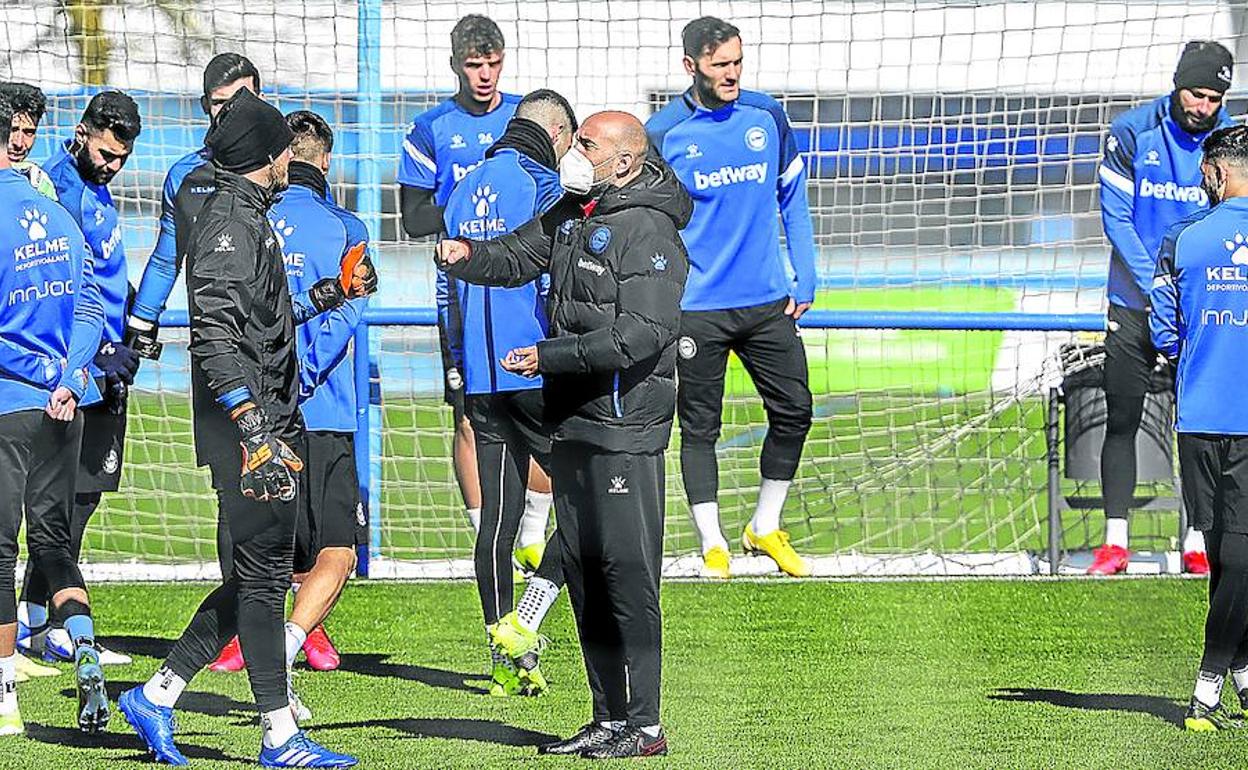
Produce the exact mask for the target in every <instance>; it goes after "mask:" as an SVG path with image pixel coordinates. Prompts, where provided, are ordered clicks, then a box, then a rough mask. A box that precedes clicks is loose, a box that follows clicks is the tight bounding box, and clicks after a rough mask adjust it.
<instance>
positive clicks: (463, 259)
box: [434, 197, 575, 286]
mask: <svg viewBox="0 0 1248 770" xmlns="http://www.w3.org/2000/svg"><path fill="white" fill-rule="evenodd" d="M573 205H575V204H572V203H571V198H566V197H565V198H564V200H563V201H561V202H560V203H559V204H556V206H555V207H554V208H552V209H551V210H550V211H548V212H546V213H545V214H543V215H542V216H540V217H535V218H533V219H531V220H529V221H528V222H526V223H525V224H523V225H521V226H520V227H518V228H516V229H515V230H513V231H512V232H510V233H507V234H505V235H502V236H499V237H498V238H494V239H493V240H489V241H476V240H467V239H455V240H450V241H442V242H441V243H439V244H438V247H437V251H436V252H435V254H434V258H435V259H436V260H437V263H438V266H439V267H440V268H442V269H443V270H445V271H446V272H447V274H448V275H450V276H452V277H454V278H459V279H460V280H463V281H467V282H468V283H476V284H481V285H484V286H522V285H523V284H526V283H528V282H529V281H532V280H534V279H536V278H537V277H538V276H540V275H541V274H542V273H544V272H546V271H547V270H548V269H549V268H550V248H551V243H552V239H553V235H554V232H555V230H556V229H557V228H558V226H559V224H560V223H562V222H565V221H567V220H568V218H569V217H570V215H571V208H570V206H573Z"/></svg>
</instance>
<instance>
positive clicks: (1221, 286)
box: [1149, 198, 1248, 435]
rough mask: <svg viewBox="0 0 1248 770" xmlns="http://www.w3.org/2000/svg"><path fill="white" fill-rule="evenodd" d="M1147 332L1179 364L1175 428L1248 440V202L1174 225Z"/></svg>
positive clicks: (1161, 257)
mask: <svg viewBox="0 0 1248 770" xmlns="http://www.w3.org/2000/svg"><path fill="white" fill-rule="evenodd" d="M1150 298H1151V300H1152V313H1151V314H1150V316H1149V327H1150V330H1151V332H1152V337H1153V345H1154V346H1156V348H1157V349H1158V350H1159V351H1161V352H1162V353H1164V354H1165V355H1166V356H1167V357H1169V358H1171V359H1175V358H1177V359H1178V368H1177V375H1176V378H1175V379H1176V385H1177V390H1178V399H1177V402H1176V409H1175V413H1176V420H1175V427H1176V429H1177V430H1178V431H1179V432H1181V433H1214V434H1223V435H1226V434H1230V435H1246V434H1248V401H1244V400H1243V399H1241V398H1239V397H1237V396H1236V395H1235V394H1236V393H1238V392H1239V389H1240V388H1242V387H1243V386H1244V383H1245V382H1248V355H1245V351H1248V198H1231V199H1229V200H1226V201H1224V202H1222V203H1220V204H1218V205H1217V206H1215V207H1214V208H1212V209H1204V210H1201V211H1198V212H1195V213H1193V214H1191V215H1189V216H1188V217H1186V218H1185V219H1183V220H1180V221H1179V222H1178V223H1176V224H1175V225H1173V226H1172V227H1171V228H1170V230H1169V231H1168V232H1167V233H1166V234H1165V236H1164V237H1163V238H1162V241H1161V247H1160V248H1159V249H1158V253H1157V270H1156V276H1155V278H1154V279H1153V284H1152V291H1151V292H1150Z"/></svg>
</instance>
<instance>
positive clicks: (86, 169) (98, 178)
mask: <svg viewBox="0 0 1248 770" xmlns="http://www.w3.org/2000/svg"><path fill="white" fill-rule="evenodd" d="M74 165H75V166H76V167H77V168H78V175H79V176H81V177H82V178H83V179H85V180H86V181H88V182H90V183H91V184H99V185H106V184H108V183H109V182H111V181H113V177H114V176H116V172H113V171H109V170H107V169H105V168H103V167H102V166H97V165H95V163H93V162H92V160H91V151H90V150H89V149H87V146H86V145H85V144H83V145H82V147H80V148H79V149H78V151H77V152H76V153H74Z"/></svg>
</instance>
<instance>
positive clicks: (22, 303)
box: [0, 92, 109, 735]
mask: <svg viewBox="0 0 1248 770" xmlns="http://www.w3.org/2000/svg"><path fill="white" fill-rule="evenodd" d="M12 119H13V107H12V105H11V104H10V103H9V102H8V100H7V98H5V96H4V95H3V93H2V92H0V140H4V141H5V142H7V141H8V139H9V132H10V131H11V130H12V129H11V127H12ZM0 212H3V216H0V241H2V243H0V248H2V249H3V252H4V254H6V255H9V254H11V255H13V257H12V258H6V259H4V260H0V296H3V297H4V298H5V301H4V305H3V309H2V310H0V734H3V735H13V734H16V733H21V732H22V731H23V730H24V727H23V725H22V718H21V715H20V714H19V712H18V704H17V671H16V666H17V654H16V645H15V639H16V636H17V601H16V593H15V590H14V577H15V576H14V570H15V565H16V562H17V548H18V544H17V537H18V531H19V528H20V527H21V524H22V511H23V509H25V513H26V526H27V531H26V544H27V548H28V551H29V554H30V559H31V560H32V561H34V562H35V565H36V570H37V571H38V572H39V573H40V574H42V575H45V576H46V578H47V591H48V594H49V595H50V596H51V605H52V608H53V609H52V614H53V616H54V617H57V618H58V619H59V620H60V621H61V623H62V625H63V627H64V628H65V629H66V631H68V633H69V636H70V638H71V639H72V640H73V644H74V665H75V672H76V675H77V689H78V711H77V720H76V721H77V723H78V726H79V728H80V729H82V730H84V731H87V732H95V731H98V730H102V729H104V727H105V725H107V723H108V717H109V708H108V695H107V693H106V691H105V689H104V673H103V670H102V669H101V668H100V665H99V653H98V651H97V650H96V647H95V641H94V639H95V629H94V626H93V624H92V620H91V609H90V607H89V602H88V599H87V592H86V588H85V584H84V583H83V580H82V573H81V572H79V570H78V562H77V560H76V559H74V558H73V556H72V555H71V554H70V547H69V542H70V534H69V532H70V526H71V524H70V522H71V518H72V509H73V494H74V483H75V476H76V475H77V473H78V455H79V448H80V446H81V442H82V418H81V417H80V416H78V410H77V405H78V404H79V403H83V402H86V401H89V400H90V398H88V394H89V393H90V397H91V398H94V399H96V400H98V398H99V393H98V391H97V390H95V384H94V382H92V380H91V378H90V376H88V374H87V370H86V367H87V365H88V364H89V363H90V361H91V359H92V357H93V356H94V355H95V353H96V351H97V350H98V349H99V345H100V331H101V327H102V326H103V323H104V309H103V307H102V305H101V304H100V294H99V290H98V288H97V287H96V285H95V279H94V277H93V275H92V272H91V251H90V250H88V248H87V244H86V241H85V240H84V239H83V237H82V232H81V231H80V230H79V229H78V226H77V225H76V224H75V223H74V220H73V217H71V216H70V215H69V213H68V212H67V211H65V209H63V208H61V207H60V206H58V205H56V204H55V203H53V202H52V201H50V200H48V199H47V198H46V197H44V196H42V195H40V194H39V193H38V192H36V191H35V190H34V189H33V188H32V187H31V185H30V184H29V182H28V181H27V180H26V178H25V177H24V176H22V175H21V174H20V173H19V172H17V171H16V170H14V169H13V168H12V163H11V161H10V160H9V157H8V155H7V153H6V154H0Z"/></svg>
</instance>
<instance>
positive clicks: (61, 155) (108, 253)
mask: <svg viewBox="0 0 1248 770" xmlns="http://www.w3.org/2000/svg"><path fill="white" fill-rule="evenodd" d="M69 145H70V141H69V140H66V141H64V142H62V143H61V144H60V145H59V146H58V147H57V148H56V151H54V152H53V153H52V157H51V158H49V159H48V162H47V163H46V164H45V165H44V171H45V172H47V174H48V176H49V177H50V178H51V179H52V184H53V185H55V186H56V195H57V198H59V199H60V203H61V205H62V206H64V207H65V209H66V210H67V211H68V212H69V214H70V216H72V217H73V218H74V222H76V223H77V224H78V228H79V229H80V230H81V231H82V234H83V236H84V237H85V238H86V240H87V246H88V247H89V248H90V249H91V255H92V272H93V273H94V276H95V284H96V286H97V287H98V288H99V293H100V302H101V303H102V305H103V307H104V329H103V335H102V339H103V340H107V341H109V342H121V340H122V337H123V335H124V332H125V326H126V303H127V302H128V301H129V299H130V275H129V273H128V272H127V270H126V249H125V247H124V246H123V245H122V243H121V222H120V220H119V219H118V216H117V207H116V206H115V205H113V196H112V193H110V192H109V191H108V187H107V186H105V185H102V184H93V183H91V182H87V181H85V180H84V179H83V178H82V175H81V174H79V173H78V166H77V165H76V164H75V162H74V158H73V156H71V155H70V154H69V152H68V151H67V150H68V148H69ZM90 370H91V376H92V377H103V376H104V373H103V372H102V371H100V370H99V369H98V368H97V367H96V366H95V364H94V363H92V364H91V365H90Z"/></svg>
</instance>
